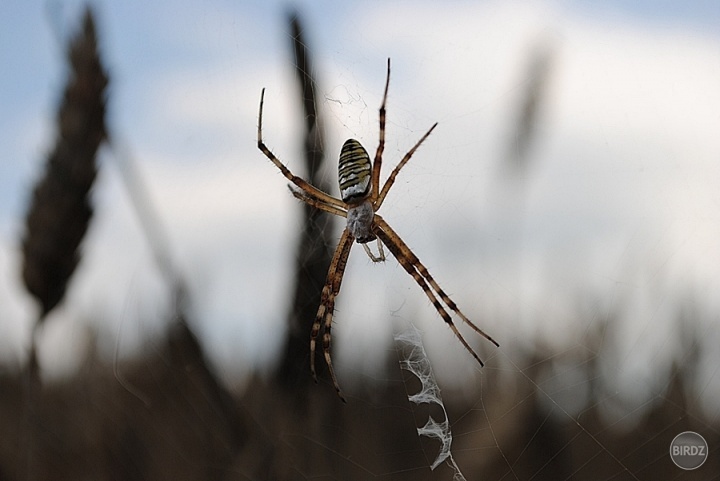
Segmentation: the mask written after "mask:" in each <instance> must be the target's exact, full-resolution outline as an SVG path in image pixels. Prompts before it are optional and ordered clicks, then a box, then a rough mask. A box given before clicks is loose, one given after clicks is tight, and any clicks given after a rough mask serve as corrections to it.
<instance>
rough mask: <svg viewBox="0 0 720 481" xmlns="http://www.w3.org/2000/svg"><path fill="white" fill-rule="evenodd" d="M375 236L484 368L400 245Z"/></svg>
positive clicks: (384, 235)
mask: <svg viewBox="0 0 720 481" xmlns="http://www.w3.org/2000/svg"><path fill="white" fill-rule="evenodd" d="M376 234H377V236H378V238H380V239H382V241H383V242H384V243H385V245H386V246H387V248H388V249H389V250H390V252H392V254H393V255H394V256H395V258H396V259H397V260H398V262H399V263H400V265H401V266H402V267H403V269H405V271H406V272H407V273H408V274H410V275H411V276H412V278H413V279H415V282H417V283H418V285H419V286H420V288H421V289H422V290H423V292H424V293H425V295H426V296H427V297H428V299H430V302H431V303H432V305H433V306H434V307H435V310H436V311H437V312H438V314H440V317H442V318H443V320H444V321H445V322H446V323H447V325H448V326H450V329H451V330H452V332H453V334H455V337H457V338H458V339H459V340H460V343H461V344H462V345H463V347H465V349H466V350H467V351H468V352H469V353H470V354H471V355H472V356H473V357H474V358H475V360H476V361H477V362H478V363H479V364H480V366H484V365H485V364H484V363H483V362H482V359H480V356H478V355H477V353H476V352H475V351H474V350H473V348H472V347H470V344H468V342H467V341H466V340H465V338H464V337H463V335H462V334H461V333H460V331H459V330H458V328H457V326H455V323H454V322H453V321H452V318H451V317H450V314H448V312H447V311H446V310H445V308H444V307H443V305H442V304H441V303H440V301H438V299H437V297H435V294H433V292H432V290H431V289H430V287H429V286H428V284H427V282H426V281H425V278H424V277H423V276H422V275H421V274H420V272H419V271H418V269H417V266H416V265H415V264H414V263H413V262H412V260H411V259H409V258H408V257H406V255H405V252H404V251H403V249H402V248H401V247H400V245H398V244H397V243H396V241H397V239H394V238H393V237H392V236H391V235H389V234H388V233H387V232H385V231H383V230H382V229H377V231H376Z"/></svg>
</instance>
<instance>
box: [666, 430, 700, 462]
mask: <svg viewBox="0 0 720 481" xmlns="http://www.w3.org/2000/svg"><path fill="white" fill-rule="evenodd" d="M707 456H708V445H707V441H705V438H703V437H702V436H700V435H699V434H698V433H696V432H693V431H685V432H684V433H680V434H678V435H677V436H675V439H673V440H672V442H671V443H670V459H672V460H673V463H675V465H676V466H677V467H678V468H681V469H685V470H691V469H697V468H699V467H700V466H702V465H703V463H704V462H705V460H706V459H707Z"/></svg>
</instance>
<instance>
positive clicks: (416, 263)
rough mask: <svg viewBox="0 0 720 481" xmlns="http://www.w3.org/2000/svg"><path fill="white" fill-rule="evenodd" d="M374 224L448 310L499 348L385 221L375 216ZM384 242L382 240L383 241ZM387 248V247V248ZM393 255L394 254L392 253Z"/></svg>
mask: <svg viewBox="0 0 720 481" xmlns="http://www.w3.org/2000/svg"><path fill="white" fill-rule="evenodd" d="M375 222H376V223H377V224H378V225H379V226H380V228H381V229H382V230H383V231H385V233H386V234H387V235H389V236H390V238H391V239H393V240H394V242H395V244H397V247H398V248H399V249H400V250H401V251H402V253H403V254H404V255H405V256H406V257H407V259H408V260H409V261H410V262H411V263H412V265H413V266H415V268H416V269H417V270H418V272H419V273H420V274H421V275H422V276H423V277H424V278H425V279H426V280H427V282H428V283H429V284H430V286H431V287H432V288H433V289H434V290H435V292H436V293H437V294H438V295H439V296H440V299H442V301H443V302H444V303H445V305H447V306H448V307H449V308H450V309H452V310H453V311H454V312H455V313H456V314H457V315H458V316H460V318H461V319H462V320H463V322H465V324H467V325H468V326H470V327H471V328H472V329H473V330H474V331H475V332H477V333H478V334H480V335H481V336H482V337H484V338H485V339H487V340H488V341H490V342H492V343H493V344H495V345H496V346H498V347H500V344H498V343H497V341H496V340H495V339H493V338H492V337H490V335H489V334H487V333H486V332H485V331H483V330H482V329H480V328H479V327H478V326H476V325H475V324H474V323H473V322H472V321H471V320H470V319H468V318H467V316H465V314H463V313H462V311H460V308H458V306H457V304H455V302H454V301H453V300H452V299H450V296H448V295H447V294H446V293H445V291H443V290H442V288H441V287H440V286H439V285H438V283H437V282H435V279H433V277H432V276H431V275H430V272H428V270H427V268H426V267H425V266H424V265H423V264H422V262H420V259H418V258H417V256H416V255H415V254H413V252H412V250H410V247H408V246H407V244H405V242H403V240H402V239H401V238H400V236H399V235H398V234H397V232H395V231H394V230H393V229H392V227H390V225H389V224H388V223H387V222H385V219H383V218H382V217H380V216H379V215H377V214H375ZM383 242H384V240H383ZM388 247H389V246H388ZM393 254H394V253H393Z"/></svg>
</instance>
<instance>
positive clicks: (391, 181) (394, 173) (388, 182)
mask: <svg viewBox="0 0 720 481" xmlns="http://www.w3.org/2000/svg"><path fill="white" fill-rule="evenodd" d="M435 127H437V122H435V123H434V124H433V126H432V127H430V130H428V131H427V132H425V135H423V136H422V137H421V138H420V140H418V142H417V143H416V144H415V145H414V146H413V148H412V149H410V150H409V151H408V153H407V154H405V157H403V158H402V160H401V161H400V162H399V163H398V165H396V166H395V168H394V169H393V171H392V172H391V173H390V177H388V178H387V180H386V181H385V185H383V188H382V191H381V192H380V195H379V196H378V197H377V200H375V203H374V207H375V210H378V209H379V208H380V206H381V205H382V203H383V200H385V196H386V195H387V193H388V192H389V191H390V187H392V186H393V184H394V183H395V177H397V175H398V173H400V169H402V168H403V166H404V165H405V164H407V162H408V160H410V157H412V155H413V154H414V153H415V151H416V150H417V149H418V147H420V144H422V143H423V142H424V141H425V139H427V138H428V136H429V135H430V133H431V132H432V131H433V130H434V129H435Z"/></svg>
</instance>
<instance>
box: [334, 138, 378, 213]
mask: <svg viewBox="0 0 720 481" xmlns="http://www.w3.org/2000/svg"><path fill="white" fill-rule="evenodd" d="M371 171H372V164H371V163H370V156H369V155H368V153H367V151H366V150H365V148H364V147H363V146H362V145H360V142H358V141H357V140H355V139H348V140H347V141H345V143H344V144H343V146H342V149H341V150H340V160H339V162H338V182H339V183H340V198H342V200H343V202H347V203H353V202H355V201H358V200H360V199H362V198H364V197H365V196H367V194H368V193H369V192H370V174H371Z"/></svg>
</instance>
